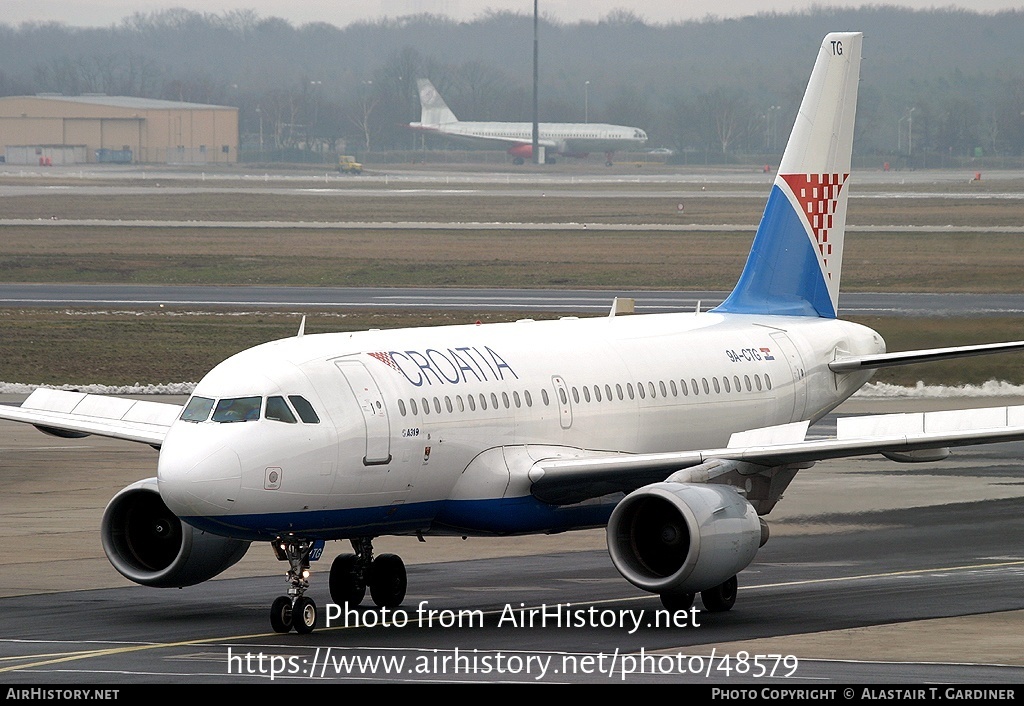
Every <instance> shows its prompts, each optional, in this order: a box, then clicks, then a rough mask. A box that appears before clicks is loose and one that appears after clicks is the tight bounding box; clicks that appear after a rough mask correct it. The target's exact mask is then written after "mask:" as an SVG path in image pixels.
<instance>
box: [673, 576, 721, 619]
mask: <svg viewBox="0 0 1024 706" xmlns="http://www.w3.org/2000/svg"><path fill="white" fill-rule="evenodd" d="M738 586H739V582H738V581H737V580H736V577H735V576H733V577H732V578H731V579H729V580H727V581H725V582H724V583H720V584H719V585H717V586H715V587H714V588H709V589H708V590H706V591H701V592H700V600H701V602H702V603H703V604H704V610H706V611H708V612H709V613H721V612H723V611H726V610H729V609H730V608H732V607H733V605H734V604H735V603H736V592H737V590H738ZM694 598H696V596H695V595H694V594H692V593H662V594H661V604H662V605H663V606H665V608H667V609H668V610H670V611H672V612H675V611H677V610H689V609H690V608H691V607H693V599H694Z"/></svg>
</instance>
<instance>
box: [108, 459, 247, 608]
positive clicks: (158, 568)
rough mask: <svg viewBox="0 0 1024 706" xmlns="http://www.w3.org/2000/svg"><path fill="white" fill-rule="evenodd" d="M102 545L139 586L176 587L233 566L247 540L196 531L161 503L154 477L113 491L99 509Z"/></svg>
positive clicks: (243, 552) (119, 567) (189, 583)
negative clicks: (101, 510) (101, 512)
mask: <svg viewBox="0 0 1024 706" xmlns="http://www.w3.org/2000/svg"><path fill="white" fill-rule="evenodd" d="M100 535H101V537H102V539H103V551H104V552H106V554H107V559H109V560H110V563H111V564H113V565H114V568H115V569H117V570H118V571H119V572H120V573H121V575H122V576H124V577H125V578H127V579H129V580H131V581H134V582H135V583H140V584H142V585H143V586H154V587H156V588H181V587H183V586H193V585H195V584H197V583H202V582H203V581H206V580H208V579H211V578H213V577H214V576H216V575H217V574H219V573H221V572H222V571H224V570H225V569H227V568H229V567H231V566H233V565H234V564H235V563H237V562H238V560H239V559H241V558H242V557H243V556H244V555H245V552H246V551H247V550H248V549H249V542H244V541H240V540H237V539H229V538H227V537H219V536H217V535H215V534H209V533H207V532H201V531H200V530H197V529H195V528H194V527H192V526H191V525H188V524H186V523H184V522H182V521H181V520H179V519H178V518H177V516H175V515H174V513H172V512H171V511H170V510H168V509H167V506H166V505H165V504H164V501H163V499H161V497H160V493H159V491H158V490H157V484H156V478H149V479H147V480H140V481H139V482H137V483H132V484H131V485H129V486H128V487H127V488H125V489H124V490H122V491H121V492H119V493H118V494H117V495H115V496H114V497H113V498H112V499H111V500H110V502H109V503H107V509H106V510H104V511H103V523H102V525H101V526H100Z"/></svg>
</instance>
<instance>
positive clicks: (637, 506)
mask: <svg viewBox="0 0 1024 706" xmlns="http://www.w3.org/2000/svg"><path fill="white" fill-rule="evenodd" d="M607 531H608V552H609V554H611V557H612V563H614V564H615V568H616V569H618V570H619V573H621V574H622V576H623V577H624V578H625V579H626V580H627V581H629V582H630V583H632V584H633V585H634V586H637V587H638V588H642V589H644V590H645V591H651V592H652V593H659V594H664V593H698V592H700V591H705V590H707V589H710V588H713V587H715V586H718V585H719V584H722V583H724V582H725V581H727V580H728V579H730V578H732V577H733V576H735V575H736V574H738V573H739V572H740V571H742V570H743V569H745V568H746V567H747V566H749V565H750V562H751V561H753V560H754V555H755V554H756V553H757V550H758V548H759V547H760V546H761V540H762V529H761V522H760V519H759V518H758V516H757V512H756V511H755V510H754V508H753V507H752V506H751V505H750V503H749V502H747V500H746V499H745V498H744V497H743V496H741V495H740V494H739V493H737V492H736V490H734V489H733V488H732V487H730V486H727V485H718V484H713V483H709V484H705V485H697V484H692V483H667V482H666V483H652V484H651V485H646V486H644V487H642V488H639V489H638V490H635V491H633V492H632V493H630V494H629V495H627V496H626V497H625V498H624V499H623V500H622V501H621V502H619V504H618V505H617V506H616V507H615V510H614V511H613V512H612V514H611V518H610V519H609V520H608V530H607Z"/></svg>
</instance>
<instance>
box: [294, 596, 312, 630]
mask: <svg viewBox="0 0 1024 706" xmlns="http://www.w3.org/2000/svg"><path fill="white" fill-rule="evenodd" d="M291 618H292V625H294V626H295V632H297V633H299V634H300V635H305V634H306V633H311V632H313V629H314V628H315V627H316V603H315V602H314V601H313V599H312V598H310V597H309V596H301V597H299V598H296V599H295V605H294V606H292V615H291Z"/></svg>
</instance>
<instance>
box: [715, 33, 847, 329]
mask: <svg viewBox="0 0 1024 706" xmlns="http://www.w3.org/2000/svg"><path fill="white" fill-rule="evenodd" d="M863 37H864V36H863V34H862V33H860V32H835V33H832V34H829V35H827V36H826V37H825V40H824V41H823V42H822V43H821V49H820V50H819V51H818V59H817V61H816V62H815V64H814V70H813V71H812V72H811V79H810V81H809V82H808V84H807V91H806V92H805V93H804V99H803V102H802V103H801V104H800V112H799V113H798V114H797V117H796V123H795V124H794V125H793V132H792V133H791V134H790V137H789V143H788V144H787V145H786V151H785V153H784V154H783V156H782V163H781V164H780V165H779V171H778V175H777V176H776V177H775V184H774V185H773V187H772V190H771V194H770V195H769V197H768V203H767V205H766V206H765V210H764V215H763V216H762V217H761V223H760V225H759V226H758V228H757V234H756V235H755V236H754V244H753V245H752V246H751V249H750V255H749V256H748V258H747V264H746V266H745V267H744V268H743V273H742V274H741V275H740V278H739V281H738V282H737V284H736V288H735V289H733V291H732V293H731V294H730V295H729V297H728V298H727V299H726V300H725V302H723V303H722V305H721V306H719V307H718V308H717V309H715V311H720V312H729V313H741V314H778V315H792V316H820V317H825V318H835V316H836V312H837V310H838V306H839V276H840V273H841V269H842V261H843V239H844V235H845V232H846V204H847V200H848V196H849V194H848V189H847V188H846V180H847V179H848V178H849V176H850V158H851V154H852V150H853V121H854V115H855V113H856V110H857V84H858V81H859V80H860V60H861V44H862V41H863Z"/></svg>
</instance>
